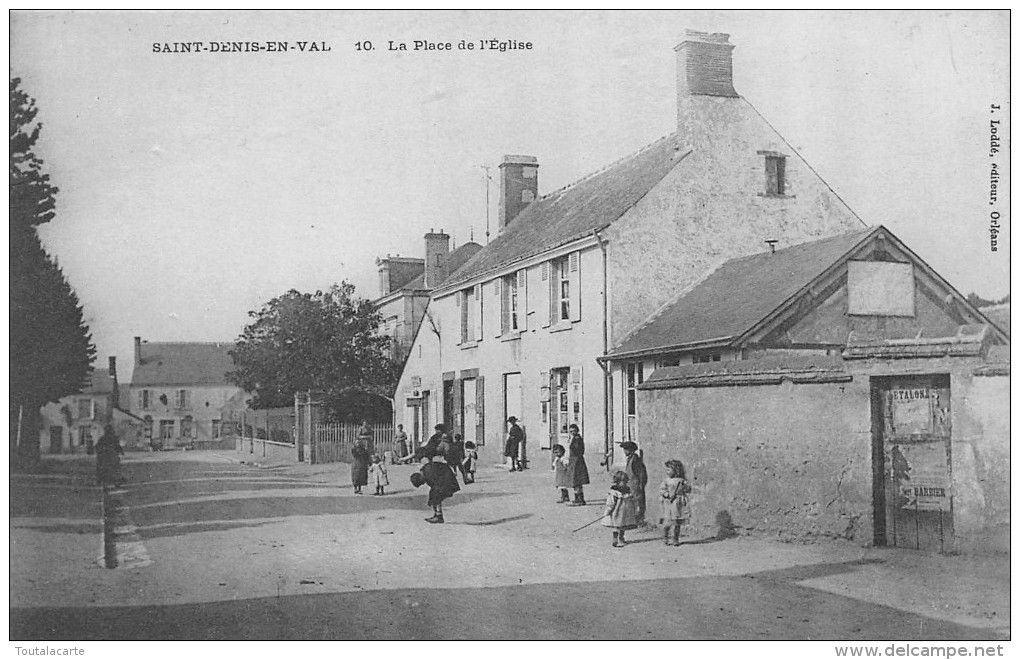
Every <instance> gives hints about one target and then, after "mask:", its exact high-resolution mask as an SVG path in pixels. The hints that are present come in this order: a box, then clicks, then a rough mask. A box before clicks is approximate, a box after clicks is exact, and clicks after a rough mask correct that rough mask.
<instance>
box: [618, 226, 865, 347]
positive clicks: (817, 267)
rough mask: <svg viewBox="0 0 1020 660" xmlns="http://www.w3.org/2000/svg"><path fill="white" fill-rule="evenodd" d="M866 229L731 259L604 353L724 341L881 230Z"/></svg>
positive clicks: (738, 333)
mask: <svg viewBox="0 0 1020 660" xmlns="http://www.w3.org/2000/svg"><path fill="white" fill-rule="evenodd" d="M881 230H882V228H881V227H872V228H868V229H863V230H857V231H852V232H847V233H845V234H840V235H838V236H833V237H829V238H824V239H821V240H817V241H811V242H809V243H802V244H800V245H794V246H791V247H788V248H784V249H780V250H776V251H775V253H772V252H763V253H760V254H754V255H751V256H749V257H741V258H738V259H731V260H730V261H727V262H726V263H724V264H723V265H722V266H720V267H719V268H717V269H716V270H714V271H713V272H711V273H710V274H709V275H708V276H707V277H705V279H703V280H702V281H701V282H700V283H698V284H696V285H695V286H694V287H693V288H691V289H689V290H688V291H686V292H684V293H681V294H680V295H679V296H678V297H677V298H675V299H674V300H673V301H671V302H670V303H667V304H666V305H665V306H664V307H663V308H661V309H660V310H659V311H658V312H656V313H655V314H654V315H653V316H652V317H651V318H650V319H649V320H648V321H646V322H645V323H644V324H643V325H641V326H639V327H638V328H637V329H635V330H634V331H633V332H631V333H630V334H629V335H628V336H626V337H624V338H623V340H622V341H621V342H620V343H619V344H618V345H617V346H616V348H614V349H613V350H611V351H610V352H609V357H614V358H615V357H622V356H627V355H639V354H641V353H642V352H658V351H660V350H663V349H679V348H683V347H688V346H691V345H693V344H697V343H701V344H708V343H711V344H713V345H725V344H726V343H729V341H731V340H733V339H736V338H737V337H740V336H741V335H743V334H744V333H745V332H747V331H749V330H751V329H752V328H753V327H754V326H755V325H757V324H758V323H759V322H760V321H762V320H764V319H765V318H766V317H767V316H768V315H769V314H771V313H772V312H774V311H775V310H776V309H777V308H779V307H780V305H782V304H783V303H784V302H786V301H787V300H789V299H790V298H792V297H793V296H794V295H796V294H797V293H798V292H799V291H800V290H801V289H803V288H804V287H806V286H807V285H808V284H810V283H811V282H812V281H813V280H815V279H816V278H817V277H819V276H820V275H822V274H823V273H824V272H825V271H826V270H828V269H829V268H830V267H832V266H833V264H835V263H836V262H838V261H839V260H840V259H841V258H842V257H843V256H844V255H846V254H847V253H848V252H850V251H851V250H853V249H854V248H855V247H857V246H858V245H860V244H861V243H863V242H864V241H866V240H868V239H869V238H870V237H871V235H872V234H874V233H876V232H878V231H881Z"/></svg>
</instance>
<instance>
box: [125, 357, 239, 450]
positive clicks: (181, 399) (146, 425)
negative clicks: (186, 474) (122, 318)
mask: <svg viewBox="0 0 1020 660" xmlns="http://www.w3.org/2000/svg"><path fill="white" fill-rule="evenodd" d="M232 348H234V344H233V343H232V342H217V343H212V342H210V343H205V342H148V341H142V339H141V337H135V365H134V374H133V375H132V378H131V388H130V410H131V413H132V414H134V415H135V416H137V417H139V418H141V419H142V420H143V422H142V424H143V425H142V441H143V443H144V444H146V445H151V446H153V447H156V448H171V447H178V446H192V445H195V444H196V443H203V442H212V441H216V440H218V439H219V438H220V437H221V436H222V435H223V424H222V422H223V413H222V411H223V409H224V407H225V406H227V404H228V403H231V401H232V400H236V399H237V398H239V397H243V394H244V392H243V390H242V389H241V388H239V387H237V386H236V385H233V384H231V383H229V382H228V381H227V379H226V373H227V372H229V371H233V370H234V363H233V360H232V359H231V357H230V354H229V351H230V350H231V349H232ZM232 429H233V426H231V430H232Z"/></svg>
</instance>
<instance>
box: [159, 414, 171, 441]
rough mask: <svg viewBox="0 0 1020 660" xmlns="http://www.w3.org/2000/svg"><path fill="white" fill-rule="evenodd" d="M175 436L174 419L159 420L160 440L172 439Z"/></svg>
mask: <svg viewBox="0 0 1020 660" xmlns="http://www.w3.org/2000/svg"><path fill="white" fill-rule="evenodd" d="M173 437H174V420H172V419H161V420H159V438H160V440H170V439H172V438H173Z"/></svg>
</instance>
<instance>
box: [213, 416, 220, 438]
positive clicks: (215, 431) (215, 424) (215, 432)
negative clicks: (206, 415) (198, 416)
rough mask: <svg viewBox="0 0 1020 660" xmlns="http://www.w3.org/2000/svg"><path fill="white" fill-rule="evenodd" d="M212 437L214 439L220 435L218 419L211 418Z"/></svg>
mask: <svg viewBox="0 0 1020 660" xmlns="http://www.w3.org/2000/svg"><path fill="white" fill-rule="evenodd" d="M212 437H213V439H214V440H215V439H216V438H219V437H220V420H218V419H214V420H212Z"/></svg>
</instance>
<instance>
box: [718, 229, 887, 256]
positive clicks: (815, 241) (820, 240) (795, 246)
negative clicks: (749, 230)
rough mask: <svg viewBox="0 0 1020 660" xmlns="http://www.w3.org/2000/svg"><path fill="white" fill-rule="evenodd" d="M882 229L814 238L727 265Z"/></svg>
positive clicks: (857, 230)
mask: <svg viewBox="0 0 1020 660" xmlns="http://www.w3.org/2000/svg"><path fill="white" fill-rule="evenodd" d="M881 228H882V225H874V226H870V227H864V228H861V229H851V230H850V231H845V232H843V233H841V234H833V235H831V236H823V237H821V238H814V239H811V240H808V241H802V242H800V243H794V244H793V245H787V246H786V247H781V248H779V249H777V250H776V251H775V252H770V251H769V250H762V251H761V252H755V253H753V254H745V255H744V256H742V257H733V258H732V259H728V260H726V262H725V263H730V262H734V263H735V262H738V261H746V260H748V259H756V258H758V257H761V256H771V255H776V254H780V253H783V252H787V251H789V250H795V249H798V248H804V247H808V246H814V245H818V244H819V243H826V242H828V241H835V240H837V239H845V238H846V237H847V236H849V235H850V234H860V235H861V236H862V237H863V236H865V235H866V234H868V233H870V232H872V231H875V230H877V229H881Z"/></svg>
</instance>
